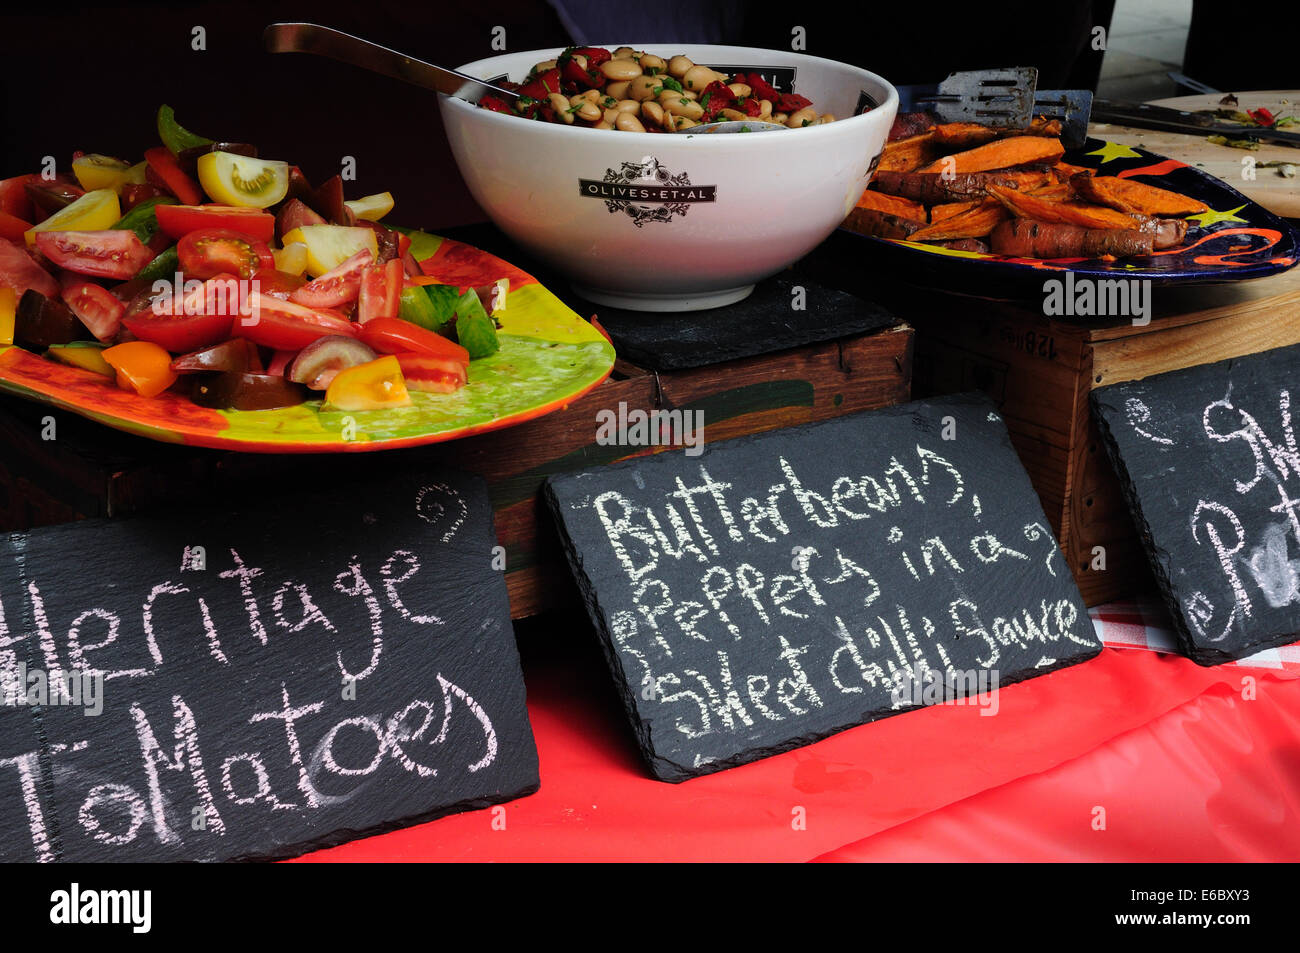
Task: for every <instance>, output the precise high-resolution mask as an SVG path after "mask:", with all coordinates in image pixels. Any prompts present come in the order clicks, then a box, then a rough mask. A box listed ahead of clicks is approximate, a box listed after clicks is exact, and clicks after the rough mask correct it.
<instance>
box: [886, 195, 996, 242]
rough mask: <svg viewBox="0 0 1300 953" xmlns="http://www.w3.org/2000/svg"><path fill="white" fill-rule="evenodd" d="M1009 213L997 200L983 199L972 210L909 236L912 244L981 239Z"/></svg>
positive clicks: (933, 223) (932, 224)
mask: <svg viewBox="0 0 1300 953" xmlns="http://www.w3.org/2000/svg"><path fill="white" fill-rule="evenodd" d="M1009 217H1010V213H1009V212H1008V211H1007V210H1006V208H1004V207H1003V205H1002V203H1001V202H999V201H998V200H997V199H985V200H984V201H982V202H980V203H979V204H978V205H976V206H975V207H973V208H969V209H967V210H966V211H964V212H959V213H958V214H956V215H953V216H950V217H948V218H945V219H943V220H942V221H940V222H932V223H931V224H929V225H927V226H926V227H925V228H921V229H917V230H916V231H914V232H912V234H911V235H910V236H909V237H910V238H911V240H912V241H914V242H925V241H947V240H951V239H954V238H983V237H984V236H985V235H988V234H989V233H990V232H992V231H993V229H994V227H995V226H996V225H997V224H998V223H999V222H1001V221H1003V220H1005V219H1007V218H1009Z"/></svg>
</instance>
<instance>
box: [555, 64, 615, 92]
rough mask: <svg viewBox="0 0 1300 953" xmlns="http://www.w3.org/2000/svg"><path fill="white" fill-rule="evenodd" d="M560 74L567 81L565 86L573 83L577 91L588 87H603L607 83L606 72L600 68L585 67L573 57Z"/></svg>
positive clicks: (574, 89)
mask: <svg viewBox="0 0 1300 953" xmlns="http://www.w3.org/2000/svg"><path fill="white" fill-rule="evenodd" d="M560 75H561V77H563V79H564V81H565V88H566V89H568V88H569V86H570V84H572V87H573V92H575V93H579V92H582V91H583V90H586V89H602V88H603V87H604V85H605V74H604V73H602V72H601V71H600V70H598V69H583V68H582V67H581V66H579V65H578V63H577V61H575V60H572V59H570V60H567V61H566V62H565V64H564V68H563V70H562V71H561V73H560Z"/></svg>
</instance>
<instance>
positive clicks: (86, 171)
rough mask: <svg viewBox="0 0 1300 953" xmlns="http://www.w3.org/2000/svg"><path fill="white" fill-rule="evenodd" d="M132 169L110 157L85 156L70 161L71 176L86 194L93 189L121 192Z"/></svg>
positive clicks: (119, 160)
mask: <svg viewBox="0 0 1300 953" xmlns="http://www.w3.org/2000/svg"><path fill="white" fill-rule="evenodd" d="M131 172H132V167H131V166H130V165H128V164H127V163H125V162H123V161H122V160H121V159H114V158H113V157H112V156H101V155H94V154H92V155H86V156H79V157H77V158H76V159H73V160H72V174H73V175H75V176H76V177H77V181H78V182H80V183H81V187H82V188H83V189H85V190H86V191H87V192H89V191H92V190H94V189H112V190H113V191H114V192H121V191H122V186H124V185H126V184H127V182H128V181H130V176H131Z"/></svg>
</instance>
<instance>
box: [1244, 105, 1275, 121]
mask: <svg viewBox="0 0 1300 953" xmlns="http://www.w3.org/2000/svg"><path fill="white" fill-rule="evenodd" d="M1246 115H1248V116H1249V117H1250V118H1251V119H1253V120H1255V122H1257V123H1259V124H1260V125H1261V126H1271V125H1273V124H1274V123H1275V122H1277V117H1276V116H1274V115H1273V113H1272V112H1270V111H1269V110H1268V109H1265V108H1264V107H1263V106H1260V107H1259V108H1258V109H1248V110H1246Z"/></svg>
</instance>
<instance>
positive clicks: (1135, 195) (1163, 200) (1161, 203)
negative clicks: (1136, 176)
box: [1070, 175, 1206, 216]
mask: <svg viewBox="0 0 1300 953" xmlns="http://www.w3.org/2000/svg"><path fill="white" fill-rule="evenodd" d="M1070 184H1071V185H1073V186H1074V190H1075V191H1076V192H1078V193H1079V195H1080V196H1082V197H1083V198H1085V199H1088V200H1089V201H1090V202H1097V203H1099V204H1101V205H1107V206H1109V207H1111V208H1113V209H1117V210H1118V211H1121V212H1128V213H1130V214H1135V215H1153V216H1161V215H1163V216H1175V215H1196V214H1198V213H1200V212H1204V211H1206V205H1205V204H1204V203H1203V202H1198V201H1197V200H1196V199H1192V198H1188V197H1187V196H1186V195H1179V194H1178V193H1177V192H1170V191H1169V190H1167V189H1158V188H1156V187H1155V186H1154V185H1145V184H1143V183H1141V182H1134V181H1133V180H1132V179H1121V178H1118V177H1117V176H1113V175H1107V176H1097V175H1092V176H1089V175H1076V176H1073V177H1072V178H1071V179H1070Z"/></svg>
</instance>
